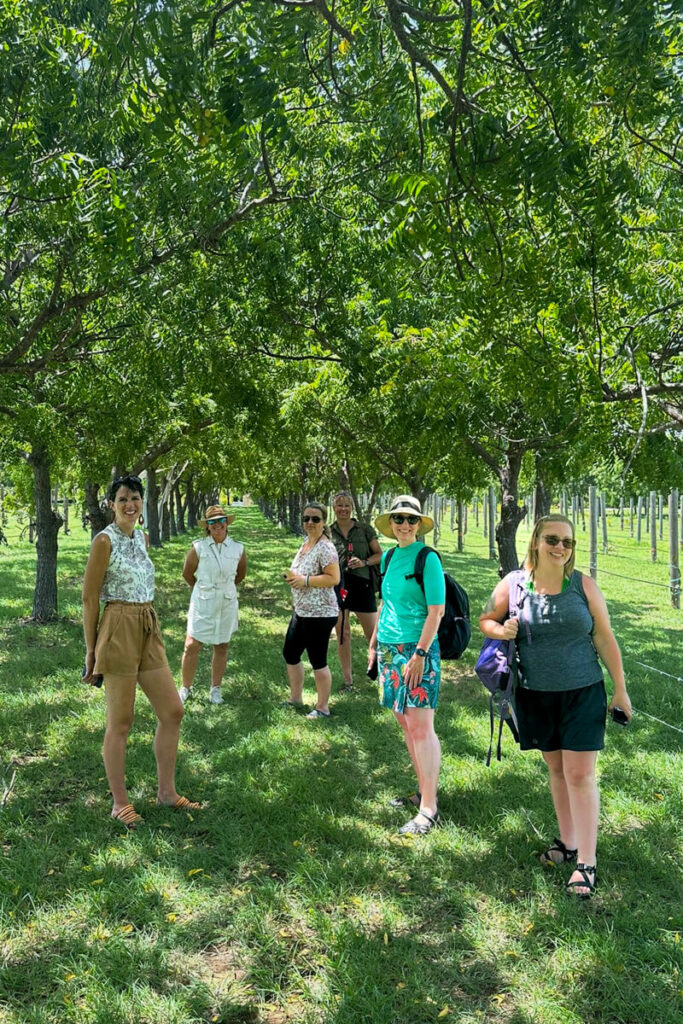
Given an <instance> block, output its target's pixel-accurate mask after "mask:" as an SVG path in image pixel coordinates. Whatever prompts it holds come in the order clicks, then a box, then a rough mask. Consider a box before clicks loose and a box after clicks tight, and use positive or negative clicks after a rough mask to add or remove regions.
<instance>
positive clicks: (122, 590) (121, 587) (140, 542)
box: [100, 523, 154, 604]
mask: <svg viewBox="0 0 683 1024" xmlns="http://www.w3.org/2000/svg"><path fill="white" fill-rule="evenodd" d="M102 533H106V535H107V537H109V540H110V541H111V554H110V556H109V565H108V566H107V571H106V573H105V574H104V580H103V581H102V589H101V591H100V601H127V602H129V603H131V604H137V603H142V602H144V601H153V600H154V565H153V564H152V560H151V558H150V557H149V555H148V554H147V546H146V544H145V535H144V533H143V532H142V530H133V536H132V537H129V536H128V535H127V534H125V533H124V532H123V530H122V529H120V527H118V526H117V525H116V523H111V525H110V526H107V527H106V529H104V530H103V531H102Z"/></svg>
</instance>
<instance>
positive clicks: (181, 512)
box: [173, 481, 187, 533]
mask: <svg viewBox="0 0 683 1024" xmlns="http://www.w3.org/2000/svg"><path fill="white" fill-rule="evenodd" d="M173 493H174V495H175V509H176V519H177V523H176V525H177V527H178V533H187V529H186V527H185V509H184V508H183V497H182V495H181V493H180V483H179V482H178V481H176V485H175V487H174V488H173Z"/></svg>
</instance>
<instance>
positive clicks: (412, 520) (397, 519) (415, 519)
mask: <svg viewBox="0 0 683 1024" xmlns="http://www.w3.org/2000/svg"><path fill="white" fill-rule="evenodd" d="M389 518H390V519H391V521H392V523H396V525H397V526H400V525H401V523H408V525H409V526H416V525H417V524H418V523H419V522H420V517H419V516H400V515H398V514H396V515H391V516H389Z"/></svg>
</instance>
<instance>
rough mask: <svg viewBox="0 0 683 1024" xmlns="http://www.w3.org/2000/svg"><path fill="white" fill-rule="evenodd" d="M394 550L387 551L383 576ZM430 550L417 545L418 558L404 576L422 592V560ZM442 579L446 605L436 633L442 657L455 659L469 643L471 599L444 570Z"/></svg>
mask: <svg viewBox="0 0 683 1024" xmlns="http://www.w3.org/2000/svg"><path fill="white" fill-rule="evenodd" d="M395 550H396V548H390V549H389V550H388V551H387V553H386V557H385V559H384V572H383V573H382V579H384V577H385V576H386V574H387V570H388V569H389V562H390V561H391V558H392V555H393V553H394V551H395ZM430 551H434V548H428V547H427V546H425V547H423V548H420V550H419V551H418V554H417V558H416V559H415V571H414V572H411V573H410V575H408V576H406V579H407V580H411V579H413V578H414V579H415V580H416V581H417V583H418V584H419V585H420V588H421V589H422V593H423V594H424V590H425V584H424V570H425V562H426V561H427V555H428V554H429V552H430ZM434 554H435V555H436V556H437V558H438V559H439V561H441V555H440V554H439V552H438V551H434ZM444 579H445V581H446V608H445V611H444V614H443V618H442V619H441V622H440V623H439V632H438V633H437V636H438V639H439V648H440V650H441V657H442V658H443V660H444V661H454V660H455V659H456V658H459V657H461V655H462V654H464V652H465V651H466V650H467V645H468V644H469V642H470V637H471V636H472V627H471V625H470V599H469V598H468V596H467V592H466V591H465V590H463V588H462V587H461V586H460V584H459V583H456V582H455V580H454V579H453V577H452V576H450V575H449V574H448V573H447V572H445V573H444ZM381 594H382V590H381V586H380V597H381Z"/></svg>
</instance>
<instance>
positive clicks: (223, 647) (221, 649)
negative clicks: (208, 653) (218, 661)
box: [213, 644, 230, 655]
mask: <svg viewBox="0 0 683 1024" xmlns="http://www.w3.org/2000/svg"><path fill="white" fill-rule="evenodd" d="M229 646H230V645H229V644H214V645H213V649H214V653H215V654H218V655H225V654H227V653H228V647H229Z"/></svg>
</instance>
